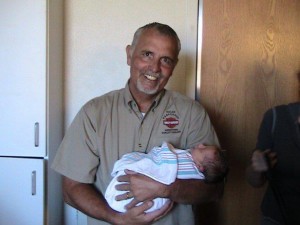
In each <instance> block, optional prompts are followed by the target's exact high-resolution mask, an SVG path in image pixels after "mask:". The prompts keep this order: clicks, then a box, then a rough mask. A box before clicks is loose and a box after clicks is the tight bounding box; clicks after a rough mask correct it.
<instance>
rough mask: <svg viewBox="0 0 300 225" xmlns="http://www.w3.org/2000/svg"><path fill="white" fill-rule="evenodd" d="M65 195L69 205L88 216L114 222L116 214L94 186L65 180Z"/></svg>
mask: <svg viewBox="0 0 300 225" xmlns="http://www.w3.org/2000/svg"><path fill="white" fill-rule="evenodd" d="M63 195H64V200H65V202H66V203H67V204H69V205H71V206H73V207H74V208H76V209H78V210H80V211H82V212H83V213H85V214H86V215H88V216H90V217H93V218H96V219H99V220H104V221H108V222H112V221H111V219H112V218H114V216H113V214H115V212H114V211H113V210H112V209H111V208H110V207H109V206H108V205H107V203H106V201H105V199H104V197H103V195H102V194H101V193H99V192H98V191H97V190H96V189H95V188H94V187H93V186H92V185H90V184H82V183H78V182H76V181H73V180H71V179H69V178H66V177H64V178H63Z"/></svg>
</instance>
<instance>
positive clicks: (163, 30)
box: [131, 22, 181, 53]
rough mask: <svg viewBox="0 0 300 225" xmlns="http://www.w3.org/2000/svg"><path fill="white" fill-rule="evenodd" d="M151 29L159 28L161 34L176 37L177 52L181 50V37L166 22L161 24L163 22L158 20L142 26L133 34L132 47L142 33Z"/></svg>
mask: <svg viewBox="0 0 300 225" xmlns="http://www.w3.org/2000/svg"><path fill="white" fill-rule="evenodd" d="M149 29H155V30H157V31H158V32H159V33H160V34H163V35H166V36H170V37H173V38H175V39H176V41H177V52H178V53H179V52H180V49H181V43H180V39H179V38H178V36H177V34H176V32H175V31H174V30H173V29H172V28H171V27H170V26H168V25H166V24H161V23H157V22H153V23H149V24H146V25H145V26H143V27H140V28H139V29H137V31H136V32H135V33H134V36H133V40H132V43H131V45H132V47H133V48H134V47H135V45H136V43H137V41H138V39H139V37H140V36H141V34H142V33H143V32H144V31H146V30H149Z"/></svg>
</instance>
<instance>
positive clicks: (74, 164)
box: [52, 84, 219, 225]
mask: <svg viewBox="0 0 300 225" xmlns="http://www.w3.org/2000/svg"><path fill="white" fill-rule="evenodd" d="M163 141H166V142H169V143H171V144H172V145H173V146H175V147H176V148H178V149H188V148H191V147H193V146H195V145H196V144H199V143H203V144H207V145H217V146H219V142H218V138H217V135H216V133H215V131H214V129H213V126H212V125H211V122H210V119H209V117H208V114H207V113H206V111H205V110H204V108H203V107H202V106H201V104H199V103H198V102H196V101H194V100H192V99H190V98H188V97H186V96H183V95H181V94H179V93H177V92H174V91H169V90H163V91H162V92H161V93H160V94H159V95H158V96H157V97H156V99H155V101H154V102H153V104H152V106H151V108H150V109H149V110H148V112H147V113H146V114H145V115H144V116H143V115H142V113H141V112H140V111H139V109H138V106H137V104H136V102H135V101H134V99H133V97H132V95H131V93H130V91H129V86H128V84H127V85H126V87H125V88H123V89H120V90H116V91H112V92H109V93H107V94H105V95H103V96H100V97H97V98H94V99H92V100H90V101H89V102H87V103H86V104H85V105H84V106H83V107H82V108H81V109H80V111H79V112H78V114H77V115H76V117H75V119H74V120H73V122H72V123H71V125H70V127H69V129H68V131H67V133H66V135H65V137H64V139H63V141H62V143H61V145H60V147H59V149H58V152H57V154H56V157H55V159H54V162H53V164H52V168H53V169H54V170H56V171H57V172H59V173H60V174H62V175H64V176H66V177H69V178H70V179H73V180H75V181H78V182H82V183H92V184H94V185H95V187H96V188H97V189H98V190H99V191H101V193H104V192H105V190H106V188H107V186H108V185H109V183H110V181H111V179H112V177H111V175H110V174H111V171H112V169H113V165H114V163H115V162H116V161H117V160H118V159H120V158H121V156H122V155H124V154H126V153H129V152H132V151H133V149H134V150H135V151H139V152H140V151H142V150H144V151H145V152H148V151H150V150H151V149H152V148H153V147H154V146H158V145H159V144H161V143H162V142H163ZM88 221H89V223H88V224H89V225H103V224H108V223H106V222H103V221H100V220H95V219H93V218H88ZM155 224H157V225H159V224H164V225H173V224H185V225H189V224H194V219H193V213H192V209H191V206H190V205H181V204H178V205H177V206H176V207H175V209H174V210H173V211H172V212H171V213H169V214H168V215H167V216H165V217H164V218H162V219H161V220H159V221H157V222H156V223H155Z"/></svg>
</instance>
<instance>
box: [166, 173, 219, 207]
mask: <svg viewBox="0 0 300 225" xmlns="http://www.w3.org/2000/svg"><path fill="white" fill-rule="evenodd" d="M223 191H224V183H223V182H219V183H216V184H207V183H205V182H204V181H203V180H192V179H191V180H181V179H176V181H175V182H174V183H172V184H171V185H169V186H168V188H167V190H166V191H165V193H164V194H165V195H166V196H165V197H167V198H170V199H171V200H173V201H175V202H178V203H183V204H196V203H205V202H211V201H217V200H219V199H220V198H221V197H222V195H223Z"/></svg>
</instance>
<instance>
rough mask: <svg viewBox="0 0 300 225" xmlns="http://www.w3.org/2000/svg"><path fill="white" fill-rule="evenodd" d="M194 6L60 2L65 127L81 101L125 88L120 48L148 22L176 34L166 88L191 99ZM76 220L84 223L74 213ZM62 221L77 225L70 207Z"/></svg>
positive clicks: (188, 2)
mask: <svg viewBox="0 0 300 225" xmlns="http://www.w3.org/2000/svg"><path fill="white" fill-rule="evenodd" d="M197 10H198V1H197V0H164V1H157V0H65V107H66V108H65V113H66V114H65V119H66V128H67V127H68V126H69V124H70V122H71V121H72V119H73V118H74V116H75V114H76V113H77V112H78V110H79V108H80V107H81V106H82V105H83V104H84V103H85V102H86V101H88V100H89V99H91V98H93V97H96V96H99V95H102V94H104V93H106V92H108V91H111V90H114V89H119V88H123V87H124V86H125V83H126V81H127V80H128V78H129V67H128V66H127V64H126V54H125V47H126V45H128V44H130V43H131V41H132V37H133V34H134V32H135V30H136V29H137V28H139V27H141V26H143V25H145V24H147V23H150V22H161V23H166V24H168V25H170V26H171V27H173V28H174V30H175V31H176V32H177V34H178V36H179V38H180V39H181V42H182V43H181V44H182V50H181V53H180V55H179V63H178V65H177V67H176V69H175V71H174V74H173V77H172V78H171V79H170V81H169V84H168V86H167V88H170V89H173V90H177V91H179V92H181V93H183V94H186V95H188V96H189V97H191V98H194V97H195V76H196V53H197V49H196V48H197V44H196V43H197ZM79 220H80V221H84V219H82V217H81V215H80V214H79ZM67 221H68V223H67V225H73V224H76V223H77V222H76V221H77V216H76V213H75V212H74V211H73V210H70V208H68V213H67ZM80 224H83V223H82V222H81V223H80Z"/></svg>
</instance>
